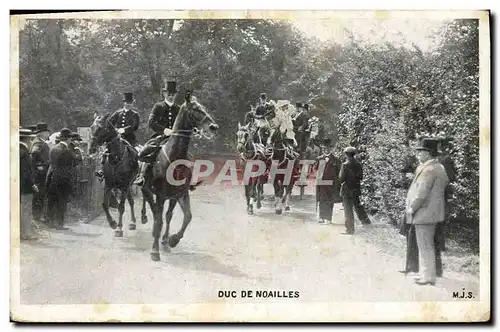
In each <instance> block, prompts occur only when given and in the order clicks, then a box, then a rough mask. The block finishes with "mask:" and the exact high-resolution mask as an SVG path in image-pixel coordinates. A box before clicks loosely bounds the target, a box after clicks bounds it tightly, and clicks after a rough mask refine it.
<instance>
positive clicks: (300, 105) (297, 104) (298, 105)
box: [295, 101, 303, 108]
mask: <svg viewBox="0 0 500 332" xmlns="http://www.w3.org/2000/svg"><path fill="white" fill-rule="evenodd" d="M302 106H303V105H302V103H301V102H300V101H298V102H296V103H295V107H297V108H299V107H302Z"/></svg>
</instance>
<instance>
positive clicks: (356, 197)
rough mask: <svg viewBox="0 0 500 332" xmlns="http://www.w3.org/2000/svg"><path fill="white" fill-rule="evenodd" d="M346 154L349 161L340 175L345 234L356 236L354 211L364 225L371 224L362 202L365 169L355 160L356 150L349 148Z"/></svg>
mask: <svg viewBox="0 0 500 332" xmlns="http://www.w3.org/2000/svg"><path fill="white" fill-rule="evenodd" d="M344 153H345V156H346V158H347V161H346V162H344V163H343V164H342V167H341V168H340V175H339V180H340V183H341V187H340V196H341V197H342V201H343V205H344V215H345V227H346V231H345V233H344V234H354V211H356V215H357V216H358V219H359V220H360V221H361V223H362V224H363V225H368V224H371V221H370V219H369V218H368V215H367V214H366V212H365V209H364V208H363V206H362V205H361V201H360V196H361V180H362V179H363V168H362V166H361V164H360V163H359V162H358V161H357V160H356V159H355V158H354V155H355V154H356V149H355V148H353V147H352V146H349V147H347V148H345V150H344ZM353 210H354V211H353Z"/></svg>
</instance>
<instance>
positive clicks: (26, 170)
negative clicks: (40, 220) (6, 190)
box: [19, 128, 38, 240]
mask: <svg viewBox="0 0 500 332" xmlns="http://www.w3.org/2000/svg"><path fill="white" fill-rule="evenodd" d="M33 137H35V135H33V133H32V131H31V130H29V129H23V128H21V129H20V130H19V190H20V192H19V193H20V206H19V210H20V211H19V212H20V213H19V216H20V237H21V240H35V239H37V238H38V237H37V236H36V235H35V234H34V229H33V223H32V220H31V213H32V209H31V205H32V199H33V198H32V195H33V193H36V192H37V191H38V188H37V186H36V184H35V178H34V175H33V168H32V163H31V156H30V153H29V150H30V148H31V140H32V138H33Z"/></svg>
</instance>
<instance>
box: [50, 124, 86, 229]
mask: <svg viewBox="0 0 500 332" xmlns="http://www.w3.org/2000/svg"><path fill="white" fill-rule="evenodd" d="M72 136H73V133H72V132H71V130H69V129H67V128H64V129H62V130H61V133H60V134H59V140H60V142H59V143H58V144H57V145H56V146H54V147H53V148H52V149H51V150H50V167H49V171H48V174H47V184H46V187H47V198H48V200H47V217H48V219H49V222H50V225H51V226H52V227H54V228H56V229H65V228H64V215H65V213H66V207H67V204H68V198H69V196H70V195H71V193H72V190H73V188H72V183H73V178H72V177H73V169H74V167H75V166H76V165H77V164H78V163H80V162H81V160H82V155H81V152H80V149H78V147H75V146H74V145H73V144H72V143H71V139H72Z"/></svg>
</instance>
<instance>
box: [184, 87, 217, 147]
mask: <svg viewBox="0 0 500 332" xmlns="http://www.w3.org/2000/svg"><path fill="white" fill-rule="evenodd" d="M181 109H184V111H185V112H186V113H187V119H188V121H189V123H187V124H186V125H187V126H188V129H193V130H194V131H199V132H201V133H203V134H204V133H208V135H207V136H208V138H212V137H213V135H215V133H216V132H217V129H219V125H218V124H216V123H215V121H214V119H213V118H212V116H211V115H210V114H208V112H207V111H206V108H205V106H203V105H202V104H200V103H199V102H198V101H196V99H195V98H194V97H189V98H186V101H185V102H184V104H183V105H182V107H181Z"/></svg>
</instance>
